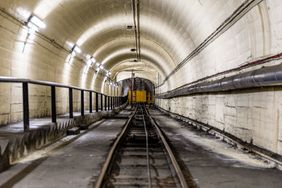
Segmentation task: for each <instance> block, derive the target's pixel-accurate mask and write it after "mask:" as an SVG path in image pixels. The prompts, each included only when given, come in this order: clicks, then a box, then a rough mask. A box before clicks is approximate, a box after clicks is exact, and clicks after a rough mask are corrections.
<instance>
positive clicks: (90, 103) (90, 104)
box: [89, 91, 93, 113]
mask: <svg viewBox="0 0 282 188" xmlns="http://www.w3.org/2000/svg"><path fill="white" fill-rule="evenodd" d="M92 111H93V110H92V91H89V112H90V113H92Z"/></svg>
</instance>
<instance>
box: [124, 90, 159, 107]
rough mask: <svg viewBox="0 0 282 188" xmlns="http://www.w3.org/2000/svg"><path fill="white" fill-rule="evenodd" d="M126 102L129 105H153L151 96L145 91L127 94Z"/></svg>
mask: <svg viewBox="0 0 282 188" xmlns="http://www.w3.org/2000/svg"><path fill="white" fill-rule="evenodd" d="M128 101H129V103H147V104H153V103H154V97H153V96H152V95H151V93H150V92H147V91H146V90H135V91H129V92H128Z"/></svg>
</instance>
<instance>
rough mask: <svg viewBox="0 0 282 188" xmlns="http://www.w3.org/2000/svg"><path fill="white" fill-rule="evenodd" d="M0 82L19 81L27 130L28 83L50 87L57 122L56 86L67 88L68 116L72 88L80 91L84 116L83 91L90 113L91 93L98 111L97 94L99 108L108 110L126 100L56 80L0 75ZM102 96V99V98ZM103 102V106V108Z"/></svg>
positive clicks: (71, 112) (70, 108) (70, 113)
mask: <svg viewBox="0 0 282 188" xmlns="http://www.w3.org/2000/svg"><path fill="white" fill-rule="evenodd" d="M0 83H21V84H22V92H23V95H22V100H23V124H24V131H28V130H29V127H30V125H29V123H30V118H29V94H28V93H29V92H28V91H29V89H28V88H29V87H28V86H29V84H34V85H41V86H48V87H51V116H52V122H53V123H57V117H56V116H57V113H56V112H57V110H56V88H67V89H69V117H70V118H73V90H78V91H80V92H81V95H80V96H81V116H84V111H85V110H84V92H89V112H90V113H92V110H93V108H92V107H93V104H92V102H93V101H92V94H93V93H94V94H96V112H98V111H99V100H98V98H99V95H100V110H101V111H103V110H110V109H113V108H114V107H117V106H120V105H122V104H124V103H125V102H126V98H127V97H126V96H108V95H105V94H103V93H99V92H96V91H94V90H90V89H85V88H79V87H76V86H71V85H65V84H61V83H56V82H49V81H41V80H32V79H26V78H15V77H5V76H0ZM103 98H104V100H103ZM103 103H104V105H105V106H104V108H105V109H104V108H103Z"/></svg>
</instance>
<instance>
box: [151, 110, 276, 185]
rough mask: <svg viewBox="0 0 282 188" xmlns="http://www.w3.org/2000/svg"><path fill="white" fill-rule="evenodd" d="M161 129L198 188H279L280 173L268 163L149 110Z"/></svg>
mask: <svg viewBox="0 0 282 188" xmlns="http://www.w3.org/2000/svg"><path fill="white" fill-rule="evenodd" d="M151 114H152V115H153V117H154V118H155V119H156V121H157V122H158V124H159V125H160V127H161V128H162V129H163V131H164V132H165V134H166V135H167V137H168V138H169V140H170V142H171V143H172V145H173V146H174V148H175V151H176V153H177V154H178V156H179V158H180V159H181V161H180V163H181V164H182V165H183V166H185V167H186V168H188V170H189V171H190V173H191V175H192V176H193V178H194V181H195V182H196V183H197V184H198V185H199V187H201V188H205V187H206V188H222V187H226V188H233V187H240V188H241V187H248V188H253V187H254V188H265V187H269V188H270V187H271V188H281V187H282V172H281V171H279V170H277V169H273V166H272V165H271V164H268V163H266V162H265V161H263V160H261V159H259V158H257V157H256V156H253V155H250V154H248V153H244V152H242V151H240V150H238V149H236V148H233V147H231V146H230V145H228V144H227V143H224V142H222V141H220V140H218V139H216V138H215V137H214V136H211V135H207V134H206V133H204V132H202V131H199V130H197V129H195V128H193V127H190V126H184V124H183V123H181V122H178V121H176V120H174V119H172V118H169V117H167V116H165V115H164V114H162V113H160V112H159V111H151Z"/></svg>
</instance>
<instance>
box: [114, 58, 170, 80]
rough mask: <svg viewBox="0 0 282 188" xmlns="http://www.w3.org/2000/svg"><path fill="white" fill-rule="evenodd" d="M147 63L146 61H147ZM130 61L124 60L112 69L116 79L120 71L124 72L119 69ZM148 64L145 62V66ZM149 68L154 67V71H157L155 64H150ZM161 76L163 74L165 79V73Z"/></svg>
mask: <svg viewBox="0 0 282 188" xmlns="http://www.w3.org/2000/svg"><path fill="white" fill-rule="evenodd" d="M145 61H146V60H145ZM127 62H128V61H127V60H123V61H121V62H118V63H117V64H115V66H113V67H112V72H113V76H114V77H116V76H117V73H118V72H119V71H122V70H120V69H118V68H117V67H118V66H122V64H125V63H127ZM145 63H146V62H144V64H145ZM148 66H150V67H152V68H154V69H157V67H156V65H154V64H149V65H148ZM127 68H129V67H127ZM115 69H117V70H115ZM160 73H161V74H162V76H163V77H165V73H164V72H162V71H161V72H160Z"/></svg>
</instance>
